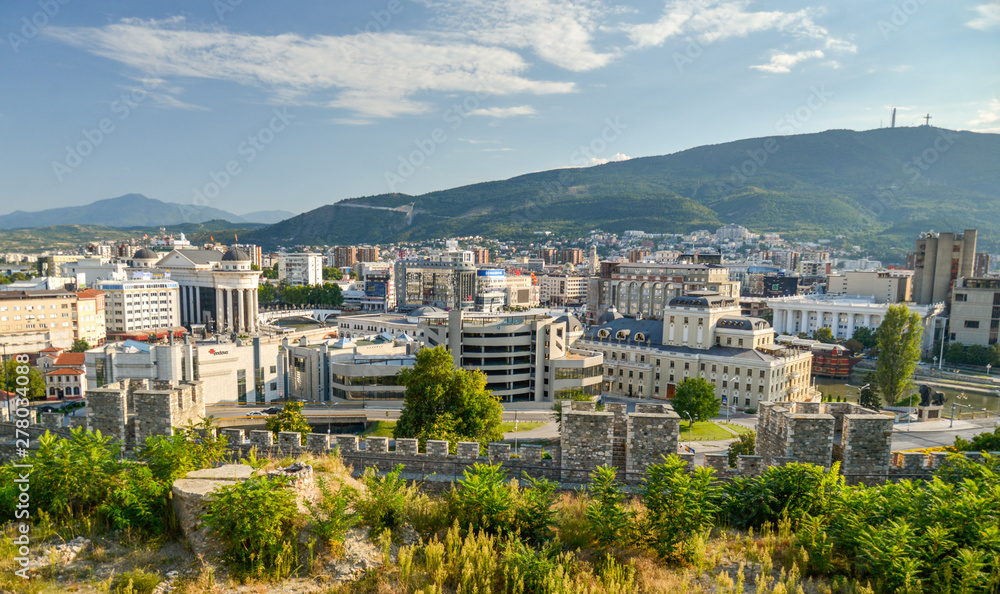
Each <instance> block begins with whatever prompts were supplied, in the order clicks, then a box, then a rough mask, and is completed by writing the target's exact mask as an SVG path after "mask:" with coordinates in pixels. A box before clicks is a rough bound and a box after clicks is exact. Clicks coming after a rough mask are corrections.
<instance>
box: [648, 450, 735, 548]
mask: <svg viewBox="0 0 1000 594" xmlns="http://www.w3.org/2000/svg"><path fill="white" fill-rule="evenodd" d="M712 473H713V470H712V469H711V468H696V469H695V471H694V472H693V473H690V472H688V470H687V463H686V462H685V461H684V460H681V459H680V458H679V457H678V456H667V457H666V458H665V459H664V461H663V462H662V463H660V464H650V465H649V466H647V467H646V476H645V477H644V478H643V485H642V489H641V492H642V502H643V504H644V505H645V506H646V514H645V516H644V517H643V519H642V523H641V525H640V528H639V530H640V533H641V534H643V535H645V536H646V538H648V543H649V545H650V547H651V548H652V549H653V550H654V551H656V553H657V554H658V555H659V556H660V557H662V558H664V559H668V560H673V561H690V560H691V559H692V551H691V547H689V546H688V543H689V540H690V539H692V538H695V537H696V536H698V535H699V534H700V533H702V532H703V531H705V530H706V529H710V528H711V527H712V522H713V520H714V519H715V514H716V511H717V506H716V502H715V499H716V492H717V488H716V487H715V486H714V485H713V484H712Z"/></svg>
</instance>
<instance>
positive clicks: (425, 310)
mask: <svg viewBox="0 0 1000 594" xmlns="http://www.w3.org/2000/svg"><path fill="white" fill-rule="evenodd" d="M443 313H447V312H446V311H445V310H443V309H440V308H438V307H431V306H430V305H425V306H423V307H418V308H417V309H415V310H413V311H411V312H410V313H409V314H407V316H406V317H408V318H423V317H426V316H430V315H434V314H443Z"/></svg>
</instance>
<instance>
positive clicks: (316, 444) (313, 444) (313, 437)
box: [306, 433, 330, 452]
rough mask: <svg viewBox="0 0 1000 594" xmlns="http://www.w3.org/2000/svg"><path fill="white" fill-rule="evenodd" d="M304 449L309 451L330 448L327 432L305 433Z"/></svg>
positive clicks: (321, 450) (323, 450)
mask: <svg viewBox="0 0 1000 594" xmlns="http://www.w3.org/2000/svg"><path fill="white" fill-rule="evenodd" d="M306 449H308V450H309V451H311V452H325V451H327V450H329V449H330V435H329V434H328V433H309V434H307V435H306Z"/></svg>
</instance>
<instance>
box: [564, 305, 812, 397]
mask: <svg viewBox="0 0 1000 594" xmlns="http://www.w3.org/2000/svg"><path fill="white" fill-rule="evenodd" d="M579 344H580V346H581V347H582V348H586V349H590V350H593V351H598V352H600V353H602V354H603V355H604V376H603V387H604V391H605V393H608V394H615V395H628V396H633V397H643V398H658V399H667V400H669V399H670V398H673V397H674V394H675V391H676V388H677V386H678V385H680V383H681V382H683V381H684V380H685V379H687V378H694V377H702V378H704V379H706V380H708V381H710V382H711V383H712V384H714V385H715V393H716V396H717V397H718V398H719V399H720V400H721V399H722V398H725V399H726V400H725V402H727V403H728V405H730V406H734V407H737V408H741V409H743V408H755V407H756V406H757V404H758V403H759V402H761V401H765V400H797V401H817V400H818V398H819V392H817V391H816V390H815V389H814V388H813V387H812V386H811V385H810V383H811V382H810V377H811V371H810V369H811V364H812V354H811V353H810V352H809V351H807V350H798V349H794V348H786V347H781V346H777V345H775V344H774V331H773V330H772V329H771V327H770V326H769V325H768V323H767V322H766V321H764V320H761V319H759V318H751V317H746V316H743V315H741V313H740V306H739V303H738V301H737V300H736V299H735V298H732V297H724V296H721V295H718V294H717V293H712V292H707V291H706V292H697V293H693V294H689V295H685V296H681V297H675V298H673V299H671V300H670V302H669V303H668V304H667V305H666V307H665V308H664V311H663V313H662V319H658V320H654V319H634V318H625V317H622V316H621V314H619V313H617V312H616V311H614V310H611V311H608V312H606V313H605V314H604V315H603V316H602V317H601V319H600V320H598V323H597V324H596V325H594V326H591V327H590V328H588V329H587V331H586V333H585V334H584V336H583V338H582V339H581V340H580V342H579Z"/></svg>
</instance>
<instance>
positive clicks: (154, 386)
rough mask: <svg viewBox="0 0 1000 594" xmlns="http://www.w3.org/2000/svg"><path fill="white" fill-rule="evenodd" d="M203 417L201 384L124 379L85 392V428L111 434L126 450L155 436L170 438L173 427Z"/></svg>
mask: <svg viewBox="0 0 1000 594" xmlns="http://www.w3.org/2000/svg"><path fill="white" fill-rule="evenodd" d="M204 417H205V391H204V387H203V385H202V383H201V382H200V381H193V382H184V383H174V382H169V381H160V380H144V379H127V380H121V381H119V382H117V383H113V384H109V385H107V386H104V387H101V388H92V389H89V390H87V428H88V429H90V430H91V431H100V432H101V434H102V435H111V436H112V437H114V438H115V439H117V440H118V441H120V442H122V443H123V444H125V446H126V447H130V446H134V445H141V444H142V443H144V442H145V441H146V438H147V437H152V436H154V435H168V436H169V435H173V428H174V427H182V426H184V425H187V424H188V422H199V421H201V420H202V419H203V418H204Z"/></svg>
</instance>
